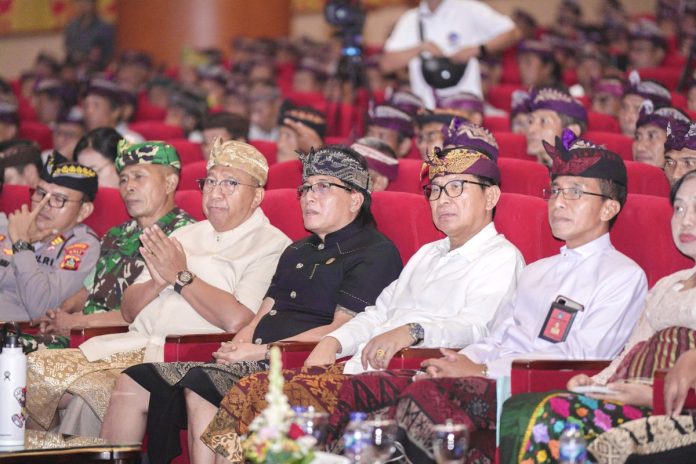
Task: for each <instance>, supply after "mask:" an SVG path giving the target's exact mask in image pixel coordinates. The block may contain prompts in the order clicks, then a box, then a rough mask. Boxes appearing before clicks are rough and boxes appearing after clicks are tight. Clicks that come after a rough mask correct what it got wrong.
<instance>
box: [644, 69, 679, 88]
mask: <svg viewBox="0 0 696 464" xmlns="http://www.w3.org/2000/svg"><path fill="white" fill-rule="evenodd" d="M638 74H640V78H641V79H643V80H645V79H652V80H654V81H657V82H660V83H661V84H662V85H664V86H665V87H667V88H668V89H669V90H675V89H676V88H677V84H679V79H680V78H681V74H682V68H681V67H669V66H658V67H654V68H640V69H638Z"/></svg>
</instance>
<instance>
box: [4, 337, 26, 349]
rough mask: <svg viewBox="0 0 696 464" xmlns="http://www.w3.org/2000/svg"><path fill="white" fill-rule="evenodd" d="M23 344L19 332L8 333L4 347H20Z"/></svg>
mask: <svg viewBox="0 0 696 464" xmlns="http://www.w3.org/2000/svg"><path fill="white" fill-rule="evenodd" d="M21 346H22V345H21V344H20V343H19V336H18V335H17V334H13V333H10V334H7V336H6V337H5V343H4V344H3V348H19V347H21Z"/></svg>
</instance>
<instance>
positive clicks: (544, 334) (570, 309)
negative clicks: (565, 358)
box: [539, 295, 585, 343]
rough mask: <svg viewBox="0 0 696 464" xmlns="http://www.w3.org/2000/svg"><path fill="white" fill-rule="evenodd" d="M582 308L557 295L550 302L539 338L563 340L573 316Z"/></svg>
mask: <svg viewBox="0 0 696 464" xmlns="http://www.w3.org/2000/svg"><path fill="white" fill-rule="evenodd" d="M583 309H585V308H584V306H583V305H581V304H580V303H577V302H575V301H573V300H571V299H570V298H566V297H564V296H560V295H559V296H558V298H556V301H554V302H553V303H552V304H551V308H550V309H549V313H548V314H547V315H546V320H545V321H544V324H543V325H542V326H541V332H540V333H539V338H541V339H543V340H546V341H549V342H551V343H560V342H564V341H565V339H566V338H567V337H568V334H569V333H570V329H571V328H572V327H573V321H574V320H575V316H576V315H577V313H578V312H579V311H582V310H583Z"/></svg>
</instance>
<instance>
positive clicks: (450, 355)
mask: <svg viewBox="0 0 696 464" xmlns="http://www.w3.org/2000/svg"><path fill="white" fill-rule="evenodd" d="M440 352H441V353H442V355H443V357H442V358H440V359H434V358H433V359H428V360H426V361H423V363H422V364H421V367H422V368H424V369H425V374H426V375H420V376H417V377H416V378H425V377H429V378H433V379H437V378H441V377H481V376H482V375H483V370H484V367H485V366H484V365H483V364H476V363H475V362H473V361H472V360H470V359H469V358H468V357H466V356H464V355H463V354H459V353H457V352H456V351H454V350H448V349H446V348H440Z"/></svg>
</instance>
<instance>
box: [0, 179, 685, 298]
mask: <svg viewBox="0 0 696 464" xmlns="http://www.w3.org/2000/svg"><path fill="white" fill-rule="evenodd" d="M5 189H6V190H4V191H3V193H2V195H0V210H1V211H4V212H8V213H9V212H11V211H14V210H15V209H16V208H17V207H18V205H19V204H22V203H25V202H28V200H29V193H28V190H27V189H26V188H25V187H21V186H12V185H8V186H6V187H5ZM176 203H177V204H178V205H179V206H180V207H181V208H183V209H184V210H186V211H188V212H189V213H190V214H191V215H192V216H193V217H195V218H196V219H199V220H201V219H203V218H204V216H203V212H202V207H201V193H200V191H197V190H182V191H179V192H177V193H176ZM261 208H262V209H263V210H264V212H265V213H266V215H267V216H268V217H269V219H270V221H271V223H272V224H274V225H275V226H276V227H278V228H279V229H281V230H282V231H283V232H285V233H286V234H287V235H288V236H289V237H290V238H291V239H292V240H298V239H300V238H302V237H305V236H306V235H307V234H308V233H307V231H306V230H305V229H304V226H303V223H302V215H301V212H300V204H299V201H298V200H297V198H296V193H295V191H294V190H293V189H276V190H268V191H266V194H265V197H264V200H263V202H262V204H261ZM373 213H374V215H375V218H376V220H377V224H378V227H379V229H380V230H381V231H382V232H384V233H385V234H386V235H387V236H388V237H389V238H390V239H392V240H393V241H394V243H395V244H396V246H397V247H398V249H399V252H400V253H401V257H402V259H403V261H404V262H406V261H407V260H408V259H409V258H410V257H411V256H412V255H413V253H415V252H416V250H418V248H420V247H421V246H422V245H424V244H425V243H428V242H431V241H433V240H436V239H437V238H439V237H442V234H441V233H440V232H439V231H438V230H437V229H435V227H434V225H433V223H432V220H431V213H430V208H429V206H428V202H427V201H426V200H425V199H424V198H423V196H422V195H415V194H411V193H403V192H375V194H374V196H373ZM671 214H672V209H671V208H670V206H669V203H668V201H667V199H665V198H658V197H654V196H649V195H638V194H631V195H629V199H628V202H627V203H626V206H625V208H624V210H623V211H622V212H621V215H620V216H619V218H618V220H617V222H616V224H615V226H614V228H613V230H612V232H611V234H612V239H613V241H614V244H615V245H616V247H617V248H618V249H619V250H620V251H622V252H624V253H626V254H627V255H628V256H630V257H631V258H633V259H634V260H635V261H636V262H637V263H638V264H639V265H640V266H641V267H642V268H643V269H644V270H645V271H646V274H647V275H648V280H649V282H650V284H651V285H652V284H654V283H655V282H656V281H657V280H658V279H659V278H661V277H663V276H665V275H667V274H670V273H672V272H675V271H677V270H679V269H684V268H686V267H687V266H690V265H691V263H690V261H689V260H688V259H687V258H686V257H684V256H682V255H681V254H680V253H679V252H678V251H677V249H676V247H675V246H674V244H673V241H672V234H671V229H670V225H669V224H670V218H671ZM127 219H128V213H127V211H126V209H125V206H124V205H123V202H122V201H121V199H120V195H119V192H118V190H115V189H106V188H103V189H100V191H99V194H98V195H97V199H96V201H95V211H94V213H93V214H92V215H91V216H90V217H89V218H88V219H87V221H85V222H86V224H88V225H89V226H90V227H92V228H93V229H94V230H95V231H96V232H97V233H98V234H100V235H102V234H104V233H105V232H106V231H107V230H108V229H109V228H110V227H113V226H115V225H117V224H120V223H122V222H124V221H126V220H127ZM495 224H496V227H497V228H498V230H499V231H500V232H501V233H503V234H505V236H506V237H508V238H509V239H510V240H511V241H512V242H513V243H514V244H515V245H516V246H517V247H518V248H519V249H520V251H521V252H522V254H523V255H524V257H525V260H526V261H527V262H528V263H530V262H533V261H536V260H538V259H540V258H543V257H546V256H551V255H553V254H556V253H557V252H558V249H559V247H560V246H561V245H562V243H561V242H559V241H557V240H555V239H554V238H553V237H552V235H551V230H550V228H549V225H548V220H547V208H546V202H544V200H542V199H541V198H535V197H531V196H527V195H519V194H514V193H504V194H503V195H502V198H501V201H500V203H499V205H498V208H497V212H496V217H495ZM520 224H524V227H520Z"/></svg>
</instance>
